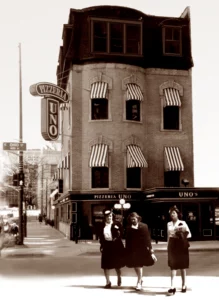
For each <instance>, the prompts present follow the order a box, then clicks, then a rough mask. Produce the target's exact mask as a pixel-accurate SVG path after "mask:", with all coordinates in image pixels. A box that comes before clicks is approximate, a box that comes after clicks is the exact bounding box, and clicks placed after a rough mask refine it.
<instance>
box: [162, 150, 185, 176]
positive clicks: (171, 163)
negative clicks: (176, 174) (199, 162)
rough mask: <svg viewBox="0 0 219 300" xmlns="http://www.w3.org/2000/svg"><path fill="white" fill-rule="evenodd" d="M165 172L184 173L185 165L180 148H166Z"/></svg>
mask: <svg viewBox="0 0 219 300" xmlns="http://www.w3.org/2000/svg"><path fill="white" fill-rule="evenodd" d="M164 168H165V171H184V165H183V162H182V158H181V155H180V152H179V148H178V147H165V148H164Z"/></svg>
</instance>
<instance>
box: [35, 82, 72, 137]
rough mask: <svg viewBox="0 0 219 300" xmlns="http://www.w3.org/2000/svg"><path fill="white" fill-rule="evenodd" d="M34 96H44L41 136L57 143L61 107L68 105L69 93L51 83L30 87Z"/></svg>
mask: <svg viewBox="0 0 219 300" xmlns="http://www.w3.org/2000/svg"><path fill="white" fill-rule="evenodd" d="M30 93H31V95H33V96H44V98H42V100H41V101H42V102H41V134H42V136H43V138H44V139H45V140H46V141H55V140H57V139H58V137H59V106H60V104H61V103H67V102H68V101H69V99H68V93H67V92H66V91H65V90H64V89H62V88H60V87H59V86H57V85H55V84H53V83H49V82H39V83H36V84H33V85H31V86H30Z"/></svg>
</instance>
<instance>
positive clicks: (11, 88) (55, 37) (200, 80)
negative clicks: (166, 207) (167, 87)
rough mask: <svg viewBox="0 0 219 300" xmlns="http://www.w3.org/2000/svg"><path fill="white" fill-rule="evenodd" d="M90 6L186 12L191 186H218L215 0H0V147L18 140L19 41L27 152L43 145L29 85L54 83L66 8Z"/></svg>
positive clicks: (170, 13) (161, 13) (155, 12)
mask: <svg viewBox="0 0 219 300" xmlns="http://www.w3.org/2000/svg"><path fill="white" fill-rule="evenodd" d="M95 5H120V6H126V7H131V8H134V9H137V10H140V11H142V12H143V13H146V14H149V15H157V16H169V17H179V16H180V15H181V13H182V12H183V11H184V9H185V8H186V7H187V6H189V7H190V11H191V34H192V55H193V60H194V67H193V69H192V81H193V82H192V90H193V134H194V176H195V187H218V186H219V157H218V154H219V142H218V129H219V118H218V109H219V104H218V101H219V99H218V97H219V95H218V85H219V83H218V78H219V76H218V72H219V55H218V53H219V35H218V8H217V7H218V4H217V0H209V1H208V2H205V1H198V0H187V1H186V0H178V1H176V0H150V1H147V0H146V1H142V0H126V1H124V0H120V2H119V3H118V0H110V1H106V0H102V1H94V0H90V1H87V0H81V1H79V2H77V1H72V0H71V1H70V0H56V1H52V0H38V1H32V0H19V1H17V0H14V1H10V0H9V1H3V0H0V37H1V41H2V42H1V46H0V97H1V99H0V103H1V107H0V149H1V148H2V144H3V142H18V141H19V91H20V89H19V47H18V45H19V43H21V66H22V77H21V78H22V104H23V110H22V112H23V142H24V143H26V144H27V149H40V148H42V147H43V146H44V145H46V144H48V142H46V141H45V140H44V139H43V138H42V136H41V127H40V126H41V123H40V122H41V107H40V102H41V98H40V97H33V96H32V95H31V94H30V93H29V87H30V85H32V84H34V83H37V82H41V81H47V82H51V83H55V84H56V68H57V64H58V54H59V47H60V46H61V45H62V31H63V24H66V23H68V17H69V11H70V8H76V9H81V8H85V7H90V6H95Z"/></svg>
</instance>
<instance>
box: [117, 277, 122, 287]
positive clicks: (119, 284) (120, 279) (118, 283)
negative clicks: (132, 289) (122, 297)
mask: <svg viewBox="0 0 219 300" xmlns="http://www.w3.org/2000/svg"><path fill="white" fill-rule="evenodd" d="M121 284H122V278H121V276H119V277H118V280H117V285H118V286H121Z"/></svg>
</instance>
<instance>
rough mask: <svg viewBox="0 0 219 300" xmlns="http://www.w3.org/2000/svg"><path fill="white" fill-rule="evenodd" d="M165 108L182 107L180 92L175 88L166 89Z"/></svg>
mask: <svg viewBox="0 0 219 300" xmlns="http://www.w3.org/2000/svg"><path fill="white" fill-rule="evenodd" d="M164 97H165V103H164V106H181V100H180V95H179V91H178V90H176V89H173V88H167V89H164Z"/></svg>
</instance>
